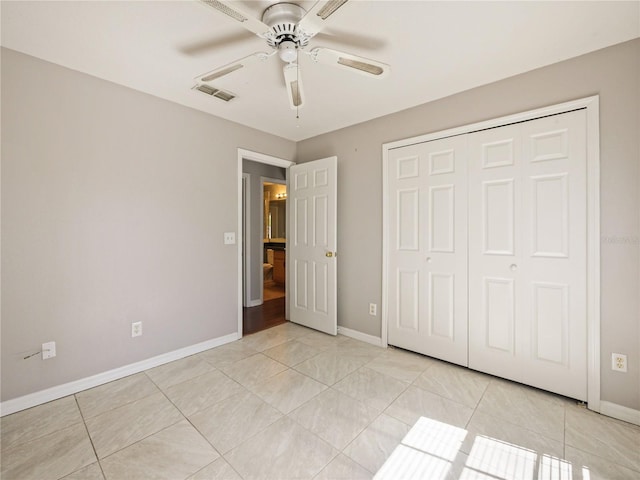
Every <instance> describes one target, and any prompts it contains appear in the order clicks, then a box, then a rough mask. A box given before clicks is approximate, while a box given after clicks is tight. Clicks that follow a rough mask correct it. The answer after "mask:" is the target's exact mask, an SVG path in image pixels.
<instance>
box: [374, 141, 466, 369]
mask: <svg viewBox="0 0 640 480" xmlns="http://www.w3.org/2000/svg"><path fill="white" fill-rule="evenodd" d="M466 151H467V148H466V137H465V136H457V137H451V138H446V139H442V140H436V141H432V142H426V143H421V144H418V145H412V146H408V147H402V148H398V149H395V150H391V151H390V152H389V161H388V164H387V165H388V169H389V170H388V172H387V174H388V176H387V178H388V182H389V183H388V186H389V190H388V191H389V198H388V212H389V255H388V265H389V270H388V272H389V273H388V275H389V276H388V343H389V344H390V345H395V346H398V347H401V348H406V349H408V350H412V351H415V352H419V353H423V354H425V355H430V356H433V357H437V358H441V359H443V360H447V361H449V362H452V363H456V364H459V365H464V366H466V365H467V363H468V360H467V358H468V357H467V354H468V345H467V298H468V295H467V187H466V182H467V172H466V165H467V158H466Z"/></svg>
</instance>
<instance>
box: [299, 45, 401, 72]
mask: <svg viewBox="0 0 640 480" xmlns="http://www.w3.org/2000/svg"><path fill="white" fill-rule="evenodd" d="M309 55H310V56H311V58H312V59H313V61H315V62H318V63H325V64H327V65H333V66H336V67H340V68H345V69H347V70H349V71H351V72H356V73H361V74H363V75H366V76H367V77H374V78H382V77H385V76H386V75H388V74H389V71H390V69H391V67H389V65H387V64H386V63H382V62H378V61H376V60H369V59H368V58H364V57H360V56H358V55H352V54H350V53H345V52H340V51H338V50H332V49H331V48H322V47H318V48H314V49H313V50H311V51H310V52H309Z"/></svg>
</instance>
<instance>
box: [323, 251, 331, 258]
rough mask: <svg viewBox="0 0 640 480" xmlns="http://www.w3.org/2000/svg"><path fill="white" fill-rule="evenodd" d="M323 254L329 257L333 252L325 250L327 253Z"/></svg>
mask: <svg viewBox="0 0 640 480" xmlns="http://www.w3.org/2000/svg"><path fill="white" fill-rule="evenodd" d="M324 256H325V257H329V258H331V257H333V252H327V253H325V254H324Z"/></svg>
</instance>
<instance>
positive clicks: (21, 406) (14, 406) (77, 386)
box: [0, 333, 238, 417]
mask: <svg viewBox="0 0 640 480" xmlns="http://www.w3.org/2000/svg"><path fill="white" fill-rule="evenodd" d="M237 339H238V334H237V333H231V334H229V335H225V336H224V337H218V338H213V339H211V340H207V341H206V342H201V343H196V344H195V345H191V346H189V347H184V348H180V349H178V350H174V351H172V352H167V353H163V354H162V355H157V356H155V357H152V358H148V359H146V360H141V361H139V362H136V363H131V364H129V365H125V366H123V367H118V368H114V369H113V370H108V371H106V372H102V373H98V374H97V375H92V376H90V377H86V378H81V379H80V380H74V381H72V382H69V383H64V384H62V385H56V386H55V387H51V388H47V389H45V390H40V391H39V392H34V393H30V394H28V395H24V396H22V397H18V398H13V399H11V400H5V401H4V402H2V403H0V417H4V416H5V415H9V414H11V413H15V412H19V411H20V410H25V409H27V408H31V407H35V406H36V405H41V404H43V403H47V402H51V401H52V400H57V399H58V398H62V397H66V396H68V395H73V394H74V393H78V392H81V391H83V390H87V389H89V388H93V387H97V386H98V385H103V384H105V383H109V382H113V381H114V380H119V379H120V378H124V377H128V376H129V375H133V374H135V373H140V372H143V371H144V370H148V369H150V368H153V367H158V366H160V365H164V364H165V363H169V362H173V361H174V360H180V359H181V358H184V357H188V356H190V355H195V354H196V353H200V352H204V351H205V350H209V349H210V348H214V347H219V346H220V345H224V344H225V343H229V342H233V341H234V340H237Z"/></svg>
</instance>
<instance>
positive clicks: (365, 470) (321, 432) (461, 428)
mask: <svg viewBox="0 0 640 480" xmlns="http://www.w3.org/2000/svg"><path fill="white" fill-rule="evenodd" d="M1 426H2V429H1V440H2V445H1V448H2V449H1V463H2V466H1V478H2V479H6V480H10V479H16V480H27V479H36V480H46V479H60V478H65V479H77V480H85V479H86V480H93V479H96V480H97V479H102V480H104V479H107V480H119V479H171V480H182V479H192V480H195V479H200V480H202V479H241V478H244V479H253V478H271V479H287V478H295V479H304V478H309V479H312V478H313V479H367V478H372V477H373V476H374V475H376V472H378V473H377V478H388V479H400V478H419V479H428V480H436V479H443V480H454V479H472V478H473V479H482V480H490V479H492V480H496V479H506V480H515V479H522V480H552V479H558V480H570V479H571V480H580V479H584V480H587V479H589V480H598V479H603V480H605V479H606V480H617V479H620V480H623V479H625V480H626V479H640V427H637V426H634V425H631V424H628V423H625V422H621V421H618V420H614V419H611V418H607V417H604V416H601V415H598V414H595V413H593V412H591V411H589V410H586V409H585V408H582V407H580V406H579V405H577V404H576V402H575V401H572V400H569V399H566V398H563V397H559V396H556V395H552V394H549V393H545V392H541V391H539V390H536V389H533V388H528V387H525V386H522V385H519V384H515V383H512V382H508V381H505V380H501V379H497V378H494V377H491V376H488V375H483V374H481V373H477V372H473V371H471V370H467V369H464V368H460V367H457V366H454V365H450V364H448V363H445V362H440V361H437V360H434V359H431V358H428V357H423V356H420V355H417V354H413V353H409V352H405V351H402V350H396V349H391V348H390V349H382V348H378V347H374V346H371V345H368V344H365V343H362V342H358V341H356V340H353V339H350V338H346V337H343V336H337V337H331V336H328V335H324V334H321V333H318V332H315V331H312V330H308V329H306V328H303V327H300V326H298V325H294V324H290V323H287V324H283V325H279V326H277V327H274V328H272V329H270V330H266V331H263V332H259V333H256V334H254V335H249V336H246V337H245V338H243V339H242V340H240V341H237V342H233V343H230V344H227V345H224V346H221V347H218V348H215V349H212V350H208V351H206V352H203V353H200V354H198V355H194V356H191V357H188V358H184V359H182V360H178V361H175V362H172V363H169V364H166V365H163V366H160V367H157V368H153V369H151V370H148V371H146V372H143V373H139V374H137V375H132V376H130V377H127V378H123V379H121V380H118V381H115V382H111V383H109V384H106V385H102V386H100V387H96V388H93V389H91V390H87V391H84V392H80V393H78V394H76V395H73V396H69V397H66V398H62V399H59V400H56V401H54V402H50V403H47V404H45V405H41V406H38V407H35V408H32V409H29V410H25V411H22V412H18V413H15V414H13V415H9V416H6V417H4V418H2V422H1ZM385 462H386V463H385Z"/></svg>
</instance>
